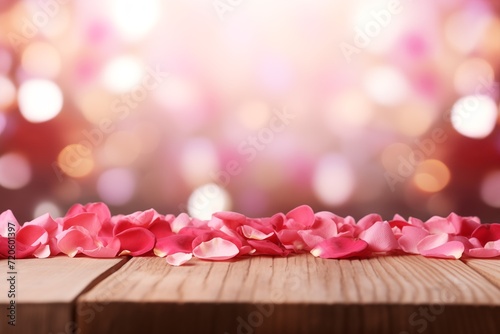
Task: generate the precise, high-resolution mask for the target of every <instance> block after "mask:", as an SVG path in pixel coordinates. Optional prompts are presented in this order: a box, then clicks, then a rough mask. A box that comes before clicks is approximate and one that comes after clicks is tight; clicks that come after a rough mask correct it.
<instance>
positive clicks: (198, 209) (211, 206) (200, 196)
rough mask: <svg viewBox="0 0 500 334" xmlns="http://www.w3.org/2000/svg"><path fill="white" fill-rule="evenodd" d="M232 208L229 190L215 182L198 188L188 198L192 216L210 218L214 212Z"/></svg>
mask: <svg viewBox="0 0 500 334" xmlns="http://www.w3.org/2000/svg"><path fill="white" fill-rule="evenodd" d="M230 209H231V198H230V196H229V194H228V192H227V191H226V190H225V189H224V188H222V187H220V186H218V185H217V184H215V183H208V184H205V185H203V186H201V187H198V188H196V189H195V190H194V191H193V193H192V194H191V196H189V200H188V213H189V215H190V216H191V217H194V218H198V219H205V220H208V219H210V218H211V217H212V214H213V213H215V212H219V211H227V210H230Z"/></svg>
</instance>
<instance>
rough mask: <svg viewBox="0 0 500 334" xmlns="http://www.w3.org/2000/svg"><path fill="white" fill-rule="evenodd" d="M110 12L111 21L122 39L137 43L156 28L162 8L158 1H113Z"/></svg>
mask: <svg viewBox="0 0 500 334" xmlns="http://www.w3.org/2000/svg"><path fill="white" fill-rule="evenodd" d="M109 11H110V15H111V20H112V22H113V24H114V25H115V27H116V28H117V30H118V32H119V33H120V34H121V36H122V38H123V39H124V40H127V41H136V40H138V39H140V38H142V37H144V36H145V35H146V34H147V33H148V32H149V31H151V29H152V28H153V27H154V26H155V24H156V23H157V22H158V19H159V17H160V13H161V8H160V1H158V0H143V1H135V0H112V1H111V7H110V8H109Z"/></svg>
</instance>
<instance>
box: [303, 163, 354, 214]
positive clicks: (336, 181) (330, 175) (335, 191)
mask: <svg viewBox="0 0 500 334" xmlns="http://www.w3.org/2000/svg"><path fill="white" fill-rule="evenodd" d="M355 181H356V179H355V175H354V171H353V170H352V167H351V165H350V164H349V162H348V161H347V160H346V158H345V157H344V156H342V155H339V154H329V155H326V156H324V157H323V158H321V159H320V160H319V162H318V164H317V166H316V170H315V172H314V177H313V184H312V186H313V190H314V193H315V195H316V196H317V197H318V198H319V199H320V200H321V202H323V203H324V204H326V205H341V204H344V203H345V202H346V201H347V200H348V199H349V197H350V196H351V195H352V193H353V191H354V187H355V183H356V182H355Z"/></svg>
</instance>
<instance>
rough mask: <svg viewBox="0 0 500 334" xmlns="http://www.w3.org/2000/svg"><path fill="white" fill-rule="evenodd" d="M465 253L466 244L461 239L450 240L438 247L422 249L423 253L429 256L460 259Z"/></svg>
mask: <svg viewBox="0 0 500 334" xmlns="http://www.w3.org/2000/svg"><path fill="white" fill-rule="evenodd" d="M463 253H464V244H463V243H461V242H460V241H448V242H446V243H444V244H442V245H440V246H438V247H435V248H431V249H425V250H422V252H421V254H422V255H423V256H427V257H437V258H442V259H459V258H460V257H461V256H462V254H463Z"/></svg>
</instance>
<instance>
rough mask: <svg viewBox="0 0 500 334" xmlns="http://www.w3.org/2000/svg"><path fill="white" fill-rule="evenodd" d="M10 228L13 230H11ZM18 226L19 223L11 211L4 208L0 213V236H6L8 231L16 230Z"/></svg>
mask: <svg viewBox="0 0 500 334" xmlns="http://www.w3.org/2000/svg"><path fill="white" fill-rule="evenodd" d="M9 223H10V224H9ZM9 228H10V229H9ZM12 228H14V230H15V231H12ZM19 228H20V226H19V223H18V222H17V219H16V217H14V214H13V213H12V211H10V210H6V211H4V212H2V213H1V214H0V237H3V238H8V237H9V232H17V231H18V230H19Z"/></svg>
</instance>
